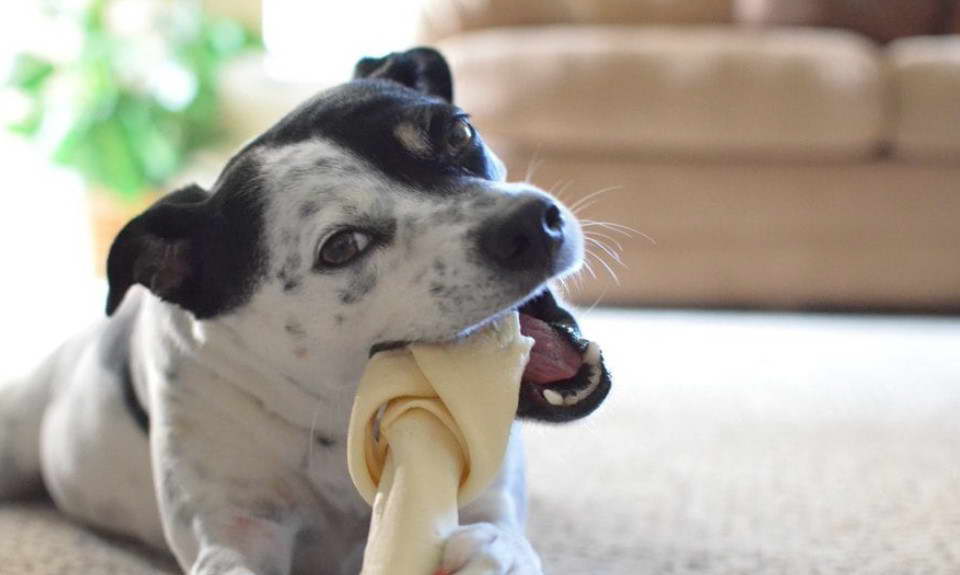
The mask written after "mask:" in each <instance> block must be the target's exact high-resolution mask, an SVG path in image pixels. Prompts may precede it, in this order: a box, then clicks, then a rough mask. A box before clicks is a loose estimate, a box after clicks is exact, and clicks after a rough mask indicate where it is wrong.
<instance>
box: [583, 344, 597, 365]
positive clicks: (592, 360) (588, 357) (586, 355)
mask: <svg viewBox="0 0 960 575" xmlns="http://www.w3.org/2000/svg"><path fill="white" fill-rule="evenodd" d="M583 361H584V363H588V364H590V365H597V364H599V363H600V346H599V345H597V343H596V342H593V341H591V342H590V343H589V345H587V350H586V351H585V352H583Z"/></svg>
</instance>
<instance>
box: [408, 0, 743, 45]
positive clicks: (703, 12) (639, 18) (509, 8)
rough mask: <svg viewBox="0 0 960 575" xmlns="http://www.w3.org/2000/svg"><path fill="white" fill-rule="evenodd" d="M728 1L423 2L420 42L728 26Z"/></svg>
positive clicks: (730, 17) (730, 9)
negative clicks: (510, 32)
mask: <svg viewBox="0 0 960 575" xmlns="http://www.w3.org/2000/svg"><path fill="white" fill-rule="evenodd" d="M733 2H734V0H425V1H424V8H423V11H422V17H421V25H420V38H421V40H422V41H426V42H436V41H438V40H441V39H443V38H446V37H448V36H452V35H454V34H457V33H460V32H468V31H471V30H481V29H484V28H495V27H504V26H534V25H553V24H646V23H649V24H695V23H723V22H731V21H732V20H733Z"/></svg>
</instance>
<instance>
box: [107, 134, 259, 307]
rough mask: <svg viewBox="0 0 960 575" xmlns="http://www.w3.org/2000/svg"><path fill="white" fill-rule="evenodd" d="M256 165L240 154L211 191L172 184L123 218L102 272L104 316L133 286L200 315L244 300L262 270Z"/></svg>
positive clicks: (247, 156)
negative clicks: (141, 210) (105, 282)
mask: <svg viewBox="0 0 960 575" xmlns="http://www.w3.org/2000/svg"><path fill="white" fill-rule="evenodd" d="M258 176H259V169H258V167H257V165H256V163H255V162H254V161H253V158H252V157H251V156H250V154H245V153H244V152H241V153H240V154H238V156H236V157H234V159H232V160H231V161H230V162H229V163H228V164H227V167H226V168H225V169H224V171H223V173H222V174H221V176H220V179H219V180H218V181H217V183H216V184H215V186H214V192H213V194H212V195H209V194H207V193H206V192H205V191H204V190H203V189H202V188H200V187H199V186H196V185H193V186H188V187H186V188H183V189H181V190H178V191H177V192H174V193H172V194H170V195H168V196H166V197H164V198H162V199H160V200H159V201H157V202H156V203H155V204H154V205H153V206H151V207H150V208H149V209H148V210H147V211H145V212H144V213H143V214H141V215H139V216H137V217H136V218H134V219H133V220H132V221H131V222H130V223H128V224H127V225H126V226H125V227H124V228H123V230H122V231H121V232H120V234H119V235H118V236H117V238H116V239H115V240H114V242H113V245H112V246H111V248H110V256H109V258H108V260H107V277H108V279H109V282H110V293H109V296H108V299H107V313H108V314H112V313H113V312H114V310H116V308H117V306H119V305H120V302H121V301H122V299H123V296H124V294H125V293H126V292H127V290H128V289H129V288H130V286H131V285H133V284H141V285H144V286H146V287H147V288H148V289H150V291H152V292H153V293H154V294H155V295H157V296H158V297H160V298H161V299H163V300H165V301H168V302H170V303H174V304H176V305H179V306H180V307H183V308H184V309H187V310H189V311H191V312H193V314H194V315H195V316H196V317H197V318H200V319H204V318H209V317H212V316H215V315H218V314H222V313H225V312H227V311H230V310H232V309H234V308H236V307H237V306H239V305H241V304H243V303H244V302H246V301H247V299H249V297H250V295H251V294H252V292H253V290H254V288H255V286H256V284H257V281H258V280H259V279H260V278H261V277H262V276H263V272H264V270H265V269H266V264H267V261H266V260H267V256H266V250H265V248H264V246H263V242H262V231H263V190H262V189H261V187H260V178H259V177H258Z"/></svg>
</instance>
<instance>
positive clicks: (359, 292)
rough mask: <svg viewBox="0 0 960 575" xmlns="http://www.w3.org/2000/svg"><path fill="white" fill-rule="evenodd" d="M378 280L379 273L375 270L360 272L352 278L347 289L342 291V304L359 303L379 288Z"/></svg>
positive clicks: (340, 294)
mask: <svg viewBox="0 0 960 575" xmlns="http://www.w3.org/2000/svg"><path fill="white" fill-rule="evenodd" d="M377 279H378V276H377V273H376V272H375V271H373V270H362V271H360V272H358V273H357V274H356V275H354V276H353V278H351V280H350V284H349V285H348V286H347V288H346V289H344V290H340V293H339V296H340V303H344V304H354V303H357V302H358V301H360V300H361V299H363V298H364V297H365V296H366V295H367V294H368V293H370V292H371V291H373V289H374V288H375V287H377Z"/></svg>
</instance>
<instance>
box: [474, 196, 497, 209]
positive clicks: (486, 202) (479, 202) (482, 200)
mask: <svg viewBox="0 0 960 575" xmlns="http://www.w3.org/2000/svg"><path fill="white" fill-rule="evenodd" d="M496 203H497V199H496V198H494V197H493V196H490V195H487V194H481V195H479V196H477V197H476V198H475V199H474V200H473V201H472V202H471V205H472V206H473V207H474V208H478V209H483V208H492V207H493V206H494V205H495V204H496Z"/></svg>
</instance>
